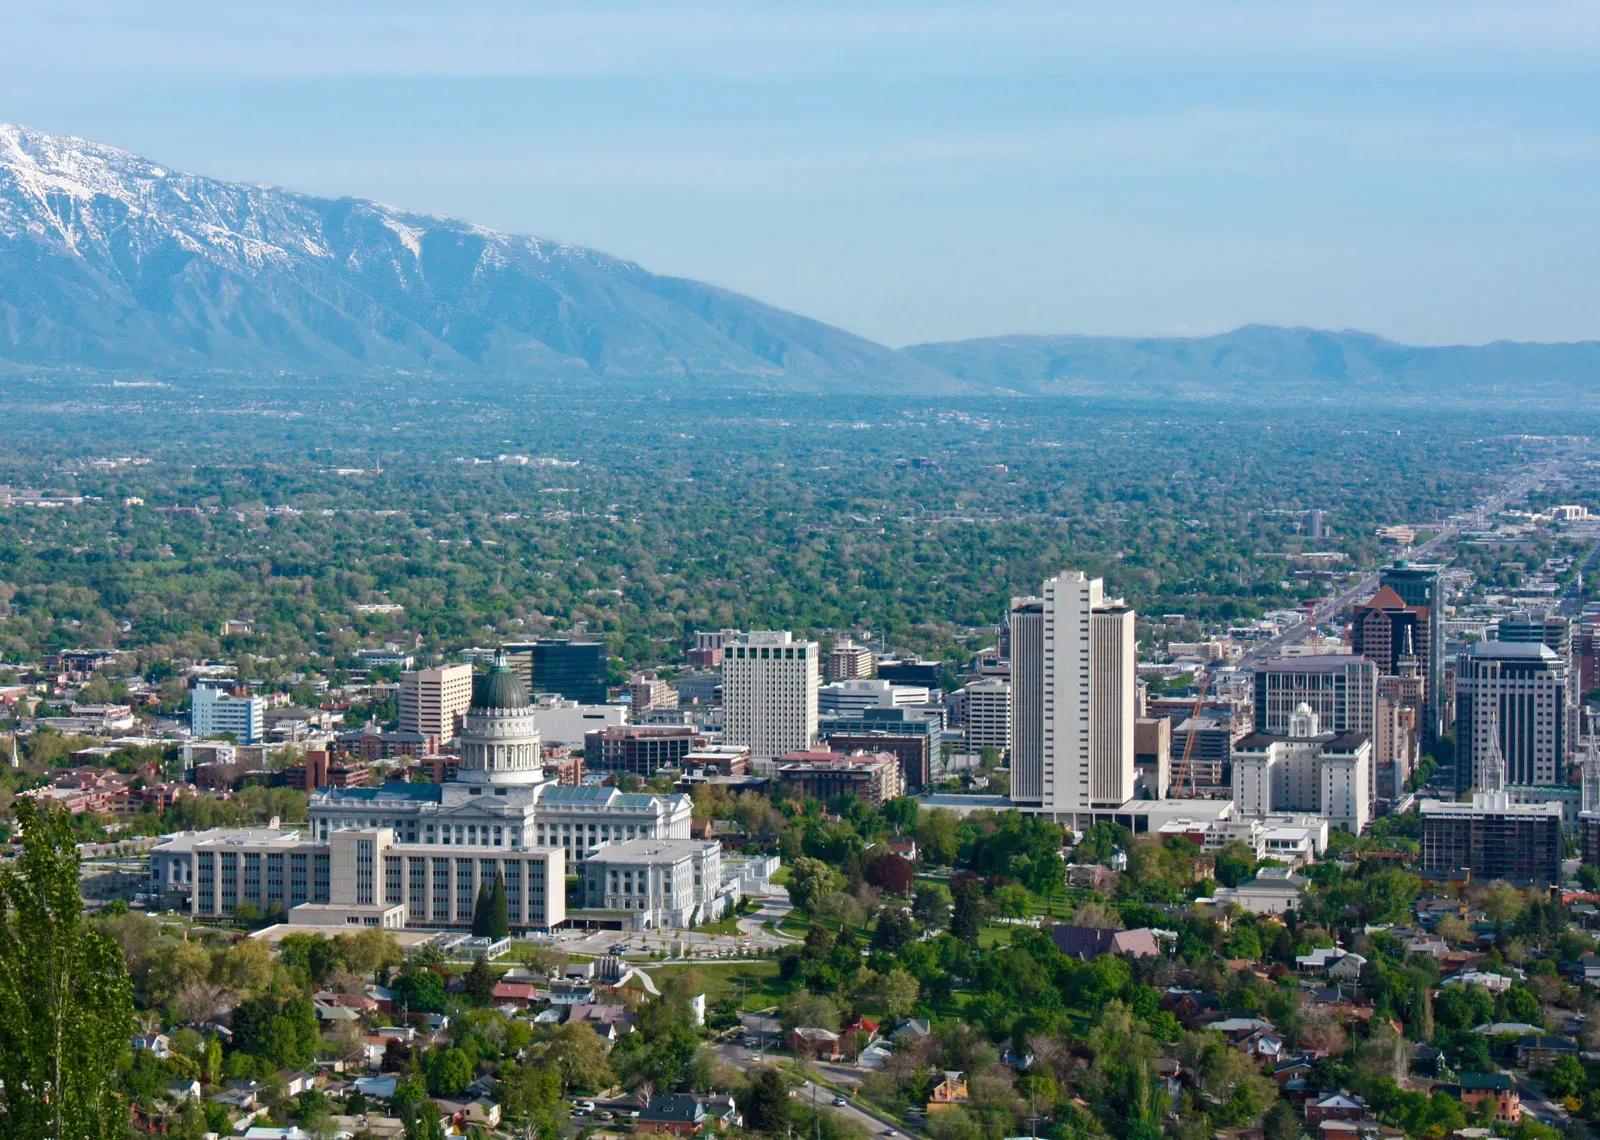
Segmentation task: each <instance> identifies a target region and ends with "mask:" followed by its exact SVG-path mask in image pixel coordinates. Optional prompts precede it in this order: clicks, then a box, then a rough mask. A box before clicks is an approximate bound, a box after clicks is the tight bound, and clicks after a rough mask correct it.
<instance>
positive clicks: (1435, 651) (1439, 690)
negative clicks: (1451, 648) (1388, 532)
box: [1378, 562, 1445, 745]
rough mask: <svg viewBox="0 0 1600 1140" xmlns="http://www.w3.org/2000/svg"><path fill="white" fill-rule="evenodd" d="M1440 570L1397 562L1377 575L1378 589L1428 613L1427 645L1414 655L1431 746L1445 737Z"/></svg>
mask: <svg viewBox="0 0 1600 1140" xmlns="http://www.w3.org/2000/svg"><path fill="white" fill-rule="evenodd" d="M1442 569H1443V568H1442V567H1440V566H1437V565H1425V564H1423V563H1415V562H1396V563H1395V564H1394V565H1392V566H1386V567H1385V568H1384V569H1383V570H1381V571H1380V572H1379V574H1378V585H1379V586H1380V587H1384V586H1387V587H1388V588H1389V589H1391V590H1393V591H1394V592H1395V593H1396V594H1398V595H1399V596H1400V600H1401V601H1402V602H1404V603H1405V604H1406V605H1407V606H1413V607H1417V608H1419V609H1424V610H1426V611H1427V626H1428V644H1427V652H1426V655H1425V656H1424V655H1423V650H1422V646H1421V642H1420V641H1418V642H1417V653H1418V655H1419V656H1424V660H1423V663H1422V668H1423V674H1424V675H1425V676H1426V678H1427V685H1426V690H1425V699H1426V700H1427V708H1426V709H1425V710H1424V717H1423V722H1424V723H1423V736H1424V741H1423V742H1424V743H1425V744H1429V745H1431V744H1432V743H1433V742H1434V741H1436V740H1438V739H1439V737H1440V736H1442V735H1443V734H1444V730H1445V725H1444V702H1443V696H1444V690H1443V687H1442V686H1443V684H1444V579H1443V576H1442V574H1441V570H1442Z"/></svg>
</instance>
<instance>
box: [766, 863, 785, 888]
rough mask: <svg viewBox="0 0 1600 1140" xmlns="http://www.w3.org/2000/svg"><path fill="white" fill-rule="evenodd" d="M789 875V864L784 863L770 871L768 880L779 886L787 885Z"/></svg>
mask: <svg viewBox="0 0 1600 1140" xmlns="http://www.w3.org/2000/svg"><path fill="white" fill-rule="evenodd" d="M789 877H790V876H789V864H787V863H785V864H784V865H783V866H781V867H779V868H778V869H777V870H776V871H774V872H772V878H771V879H770V880H768V881H769V882H771V883H774V884H776V885H777V886H780V887H787V886H788V885H789Z"/></svg>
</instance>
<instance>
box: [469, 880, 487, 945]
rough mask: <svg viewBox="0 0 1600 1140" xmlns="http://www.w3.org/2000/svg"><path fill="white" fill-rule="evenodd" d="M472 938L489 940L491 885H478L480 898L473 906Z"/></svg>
mask: <svg viewBox="0 0 1600 1140" xmlns="http://www.w3.org/2000/svg"><path fill="white" fill-rule="evenodd" d="M472 936H473V937H474V938H487V937H488V936H489V884H488V883H479V884H478V898H477V901H476V902H474V903H473V904H472Z"/></svg>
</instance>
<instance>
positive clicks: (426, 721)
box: [400, 665, 472, 741]
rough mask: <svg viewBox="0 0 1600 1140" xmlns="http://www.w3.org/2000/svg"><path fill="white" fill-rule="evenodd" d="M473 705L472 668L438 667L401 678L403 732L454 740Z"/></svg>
mask: <svg viewBox="0 0 1600 1140" xmlns="http://www.w3.org/2000/svg"><path fill="white" fill-rule="evenodd" d="M471 704H472V666H471V665H438V666H435V667H434V668H432V669H418V670H417V671H416V672H415V673H405V674H402V675H401V677H400V731H401V732H417V733H421V734H422V735H423V736H432V737H435V738H436V739H438V740H441V741H444V740H454V739H455V737H456V733H458V732H460V731H461V718H462V717H463V716H464V715H465V714H466V711H467V708H468V706H470V705H471Z"/></svg>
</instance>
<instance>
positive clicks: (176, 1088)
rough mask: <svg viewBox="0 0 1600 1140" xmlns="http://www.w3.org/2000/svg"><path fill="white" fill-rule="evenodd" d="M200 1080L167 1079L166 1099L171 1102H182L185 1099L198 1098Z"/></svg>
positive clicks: (200, 1090)
mask: <svg viewBox="0 0 1600 1140" xmlns="http://www.w3.org/2000/svg"><path fill="white" fill-rule="evenodd" d="M202 1091H204V1090H202V1089H201V1087H200V1082H199V1081H196V1080H183V1081H169V1082H167V1088H166V1093H167V1099H168V1100H170V1101H171V1102H172V1103H173V1104H182V1103H183V1102H184V1101H186V1100H199V1099H200V1094H201V1092H202Z"/></svg>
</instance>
